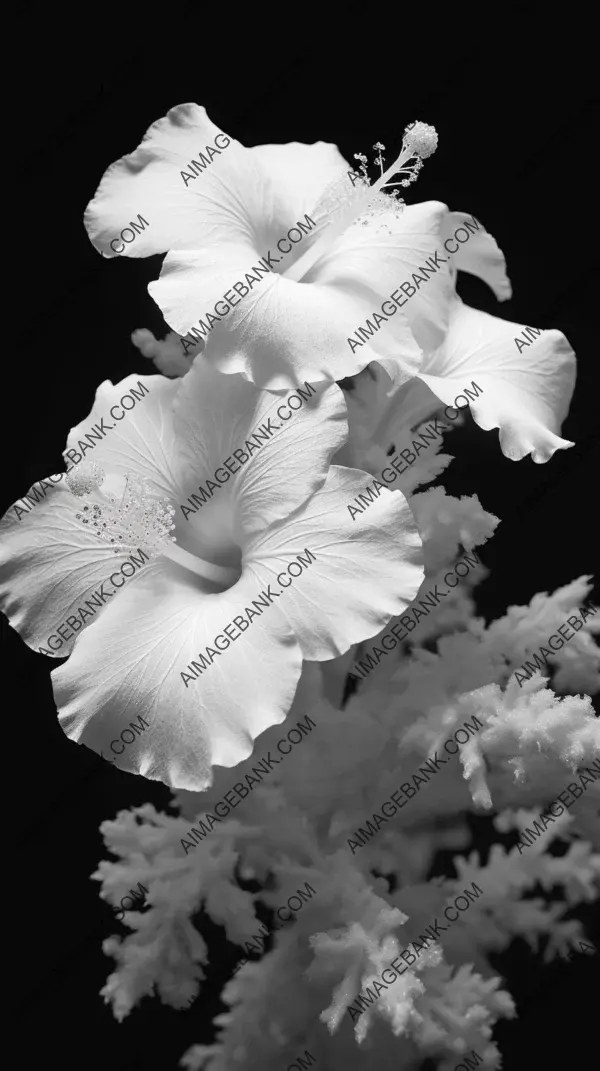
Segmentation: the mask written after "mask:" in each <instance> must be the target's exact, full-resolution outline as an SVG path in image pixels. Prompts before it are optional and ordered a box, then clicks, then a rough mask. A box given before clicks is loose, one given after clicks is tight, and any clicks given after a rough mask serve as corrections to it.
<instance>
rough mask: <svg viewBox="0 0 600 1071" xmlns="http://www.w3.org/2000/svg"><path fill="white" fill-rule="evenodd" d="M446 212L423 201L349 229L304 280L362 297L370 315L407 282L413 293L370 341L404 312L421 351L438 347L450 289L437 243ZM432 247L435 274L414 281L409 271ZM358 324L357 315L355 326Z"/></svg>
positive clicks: (413, 270)
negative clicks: (314, 281) (420, 280)
mask: <svg viewBox="0 0 600 1071" xmlns="http://www.w3.org/2000/svg"><path fill="white" fill-rule="evenodd" d="M447 211H448V210H447V208H446V205H444V204H442V203H441V202H439V201H425V202H423V203H422V204H417V205H408V206H407V207H406V208H405V209H404V210H403V212H401V213H400V215H395V214H393V213H389V214H388V215H382V216H376V217H375V219H374V220H373V221H372V222H370V223H369V224H368V225H367V226H362V225H360V224H359V225H354V226H352V227H349V228H348V230H346V231H345V232H344V234H343V235H342V236H341V238H339V239H338V240H337V242H336V243H335V244H334V246H333V247H332V250H331V253H329V254H328V256H327V257H324V258H323V259H322V260H320V261H319V262H318V264H316V265H315V267H314V269H313V270H312V271H311V272H309V273H308V275H307V277H306V278H307V280H312V279H316V280H317V281H318V282H321V283H328V284H329V285H335V286H341V287H342V288H343V289H347V288H350V290H351V291H352V292H355V293H356V294H359V295H361V296H362V297H363V298H364V302H363V306H364V304H365V303H366V304H368V305H370V311H371V313H372V312H373V311H377V312H379V313H381V303H382V301H385V300H386V299H388V298H389V295H390V294H391V293H392V291H395V290H397V289H398V288H399V286H400V284H401V283H404V282H408V283H410V284H411V286H413V287H414V288H415V293H414V294H413V295H412V296H411V297H410V298H409V300H408V301H407V302H406V304H405V305H403V306H402V308H401V309H399V310H398V311H397V312H396V313H395V315H394V314H393V315H392V318H391V319H390V322H389V324H383V325H382V327H381V328H380V331H379V333H378V335H377V336H374V337H373V341H372V343H371V344H372V345H373V346H374V347H375V348H377V344H378V341H379V338H380V337H382V338H383V337H385V333H386V332H387V331H388V330H389V329H390V328H391V327H392V325H393V324H394V322H395V321H397V320H398V318H399V316H402V317H404V316H405V317H406V320H407V321H408V323H409V325H410V327H411V330H412V332H413V334H414V336H415V338H416V340H417V342H418V343H419V345H420V346H421V347H422V348H423V349H425V350H432V349H437V347H438V346H439V345H441V343H442V341H443V339H444V336H445V334H446V331H447V329H448V317H449V307H450V300H451V298H452V295H453V289H454V288H453V284H452V279H451V275H450V270H449V266H448V263H444V261H445V260H448V258H447V255H446V254H445V253H444V250H443V246H442V233H441V231H442V225H443V222H444V218H445V216H446V214H447ZM436 251H437V252H438V253H440V254H442V255H441V256H439V258H438V265H437V271H436V273H435V274H434V275H430V276H429V277H427V279H426V282H417V284H415V283H414V281H413V278H412V276H413V273H417V274H419V268H420V267H421V266H422V265H424V264H426V262H427V259H428V257H430V256H433V255H434V254H435V253H436ZM422 278H423V276H422ZM399 296H400V297H402V295H401V294H400V295H399ZM361 323H362V320H361V317H360V315H357V318H356V327H359V326H360V325H361ZM356 327H355V328H354V329H353V330H356Z"/></svg>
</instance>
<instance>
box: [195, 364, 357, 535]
mask: <svg viewBox="0 0 600 1071" xmlns="http://www.w3.org/2000/svg"><path fill="white" fill-rule="evenodd" d="M300 390H301V391H302V396H301V397H299V395H298V394H297V393H294V394H287V395H283V394H282V395H274V394H271V393H269V392H268V391H259V390H258V389H257V388H256V387H254V386H253V385H252V384H250V383H248V382H247V381H246V380H245V379H242V377H241V376H223V375H221V374H220V373H219V372H216V371H215V370H214V369H213V368H212V367H211V365H210V364H209V362H208V361H207V360H206V359H205V358H204V357H202V356H199V357H197V358H196V360H195V361H194V366H193V368H192V370H191V371H190V372H189V374H188V375H187V376H186V377H185V379H184V380H183V381H182V383H181V386H180V391H179V394H178V396H177V401H176V403H175V427H176V431H177V436H178V450H179V456H180V469H181V472H182V480H183V486H184V487H185V488H186V491H185V492H184V494H183V496H182V498H181V500H180V503H179V513H180V520H181V517H182V516H183V517H187V521H186V523H188V524H189V525H190V526H191V529H192V530H193V531H198V533H203V535H204V538H205V539H210V538H211V529H212V530H213V531H214V537H215V539H218V538H219V535H218V530H219V525H218V513H219V511H221V512H222V511H223V506H224V504H225V503H228V504H230V509H231V513H232V515H233V516H235V519H236V527H237V531H238V535H239V542H240V543H241V542H243V540H244V539H245V537H246V536H247V535H248V534H249V533H251V532H254V531H261V530H262V529H263V528H266V527H267V526H268V525H271V524H273V523H275V522H277V521H280V520H282V519H283V518H284V517H287V516H288V514H290V513H292V512H293V511H294V510H297V509H298V508H299V507H300V506H301V505H302V504H303V503H304V502H305V501H306V499H307V498H308V497H309V495H312V494H313V493H314V492H315V491H316V490H317V488H319V487H320V486H321V485H322V484H323V483H324V481H325V478H326V475H327V469H328V466H329V462H330V460H331V458H332V457H333V455H334V454H335V453H336V451H337V450H339V448H340V447H341V446H342V444H343V443H344V442H345V441H346V438H347V435H348V423H347V413H346V403H345V401H344V395H343V393H342V391H341V390H340V388H339V387H338V386H337V385H336V384H335V383H333V384H328V385H323V384H320V385H319V386H317V387H313V386H312V385H311V384H310V383H305V384H304V385H303V387H301V388H300ZM298 403H300V405H298ZM265 425H267V430H266V431H265V430H263V429H264V426H265ZM255 431H256V432H257V434H258V439H257V440H254V439H253V433H254V432H255ZM271 435H273V436H274V438H273V440H272V439H271V438H270V436H271ZM234 451H235V452H236V453H237V455H238V456H237V457H234ZM244 457H245V458H246V460H245V461H244ZM226 460H227V461H229V464H230V466H231V465H233V466H234V470H233V473H231V469H230V468H226V467H224V462H225V461H226ZM240 460H241V461H242V462H243V464H240ZM217 470H218V472H219V476H217V479H218V480H219V481H220V482H221V486H219V487H218V491H216V490H215V491H213V492H212V497H211V498H210V501H207V502H206V501H203V502H201V503H200V506H199V507H198V508H197V507H196V505H195V504H194V503H193V502H192V504H191V505H190V503H189V502H188V503H187V504H186V513H183V511H182V510H181V504H182V503H185V496H186V495H187V496H191V495H192V493H193V492H197V491H198V489H199V484H203V483H205V482H206V480H207V479H208V478H210V479H211V480H212V481H213V482H214V481H215V474H216V471H217ZM197 501H200V500H199V499H198V498H197ZM189 509H191V510H192V514H193V516H189V515H188V514H189Z"/></svg>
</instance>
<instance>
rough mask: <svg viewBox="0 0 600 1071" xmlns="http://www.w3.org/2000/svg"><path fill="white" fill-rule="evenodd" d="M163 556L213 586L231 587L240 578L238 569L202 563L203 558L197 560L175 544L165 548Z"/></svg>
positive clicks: (195, 556)
mask: <svg viewBox="0 0 600 1071" xmlns="http://www.w3.org/2000/svg"><path fill="white" fill-rule="evenodd" d="M163 555H164V557H165V558H170V560H171V561H173V562H177V564H178V565H182V566H183V567H184V569H189V570H190V571H191V572H192V573H196V574H197V576H201V577H203V578H204V579H205V580H212V581H213V583H215V584H225V586H226V587H232V586H233V584H235V583H236V582H237V581H238V580H239V578H240V570H239V569H231V568H229V567H227V566H224V565H214V564H213V562H207V561H204V558H198V556H197V555H196V554H190V552H189V551H187V550H184V549H183V547H180V546H178V545H177V543H171V544H170V545H169V546H167V547H165V548H164V549H163Z"/></svg>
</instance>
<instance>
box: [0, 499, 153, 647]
mask: <svg viewBox="0 0 600 1071" xmlns="http://www.w3.org/2000/svg"><path fill="white" fill-rule="evenodd" d="M90 499H91V500H92V501H95V500H97V496H90ZM80 509H81V500H80V499H78V498H75V497H74V495H72V494H71V492H70V491H69V490H68V488H67V487H66V485H65V484H64V482H63V483H60V484H56V485H55V486H54V487H53V488H52V489H50V490H48V491H47V493H46V497H45V498H44V499H43V500H42V501H41V502H39V503H38V505H36V506H35V514H34V515H33V514H32V516H31V517H26V518H24V520H23V521H22V522H21V523H19V522H18V521H17V520H16V519H15V518H14V517H13V516H12V515H11V514H10V513H8V514H7V515H6V516H5V517H4V518H3V520H2V522H1V523H0V533H1V536H2V538H1V540H0V563H1V566H0V592H1V593H2V608H3V610H4V613H5V614H6V615H7V617H8V619H9V621H10V623H11V625H12V626H13V628H14V629H16V630H17V632H18V633H19V634H20V636H21V637H22V638H23V639H24V640H25V643H27V644H28V645H29V646H30V647H33V648H39V647H43V648H44V649H45V652H46V653H47V654H49V655H51V656H52V657H55V658H64V657H65V656H66V655H68V654H69V652H70V651H71V650H72V648H73V644H74V642H75V637H76V634H77V633H78V632H81V631H83V629H84V628H85V627H89V624H90V622H91V621H92V620H95V615H97V614H101V613H103V612H104V611H105V610H106V609H107V608H108V606H109V605H110V604H111V603H113V602H114V601H116V600H115V596H119V595H121V594H122V593H123V591H124V590H125V587H129V586H131V585H133V584H135V583H137V582H138V580H139V576H140V573H139V572H138V573H137V574H136V575H132V576H131V578H130V579H129V580H128V581H127V584H126V585H125V586H123V587H121V584H120V582H121V580H122V579H123V578H122V577H121V576H119V573H118V571H119V569H120V567H121V565H122V564H123V563H124V562H126V561H128V560H129V553H130V552H129V551H123V552H119V553H118V554H115V552H114V550H113V549H112V548H111V547H109V546H108V545H107V544H106V543H102V542H101V541H100V540H99V539H97V538H96V536H94V535H92V533H91V531H89V530H88V529H87V528H85V527H84V525H83V524H82V522H81V521H79V520H77V518H76V516H75V514H76V513H77V512H79V510H80ZM142 561H143V559H142ZM144 568H145V565H144V564H142V566H141V569H144ZM115 574H116V575H117V581H116V584H115V583H111V581H110V577H111V576H114V575H115ZM103 584H104V587H103V589H102V592H103V596H104V598H103V597H102V595H98V596H96V599H95V600H93V596H94V592H95V591H96V590H97V589H100V588H101V587H102V585H103ZM86 600H93V603H92V608H91V609H90V608H89V607H86ZM80 608H82V609H83V615H81V614H78V611H79V609H80ZM74 615H78V616H77V620H78V624H79V629H75V630H74V629H73V627H72V626H69V625H68V624H67V623H66V622H67V618H68V617H71V618H72V617H73V616H74ZM88 617H89V620H88ZM58 628H60V629H61V632H60V633H58V632H57V629H58ZM54 636H57V637H58V638H57V639H56V640H53V642H52V643H51V644H50V645H49V643H48V639H49V637H54ZM59 641H60V642H59Z"/></svg>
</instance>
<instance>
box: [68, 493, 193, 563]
mask: <svg viewBox="0 0 600 1071" xmlns="http://www.w3.org/2000/svg"><path fill="white" fill-rule="evenodd" d="M75 516H76V517H77V519H78V520H80V521H81V522H82V523H83V524H85V525H89V526H90V528H91V529H93V531H94V534H95V535H96V536H97V537H98V538H99V539H101V540H102V541H103V542H104V543H110V544H111V545H112V547H113V550H114V552H115V554H118V553H119V552H120V551H123V550H126V551H131V550H137V549H138V548H139V549H140V550H143V551H145V553H146V554H148V556H149V557H150V558H154V557H156V556H157V555H158V554H161V553H164V551H165V550H166V549H167V548H168V547H169V544H171V543H174V542H175V537H174V536H172V535H169V532H171V531H172V530H173V529H174V528H175V525H174V524H173V523H172V522H173V517H174V516H175V510H174V509H173V507H172V506H171V505H170V503H169V502H168V501H167V500H165V499H157V498H156V497H154V495H153V493H152V491H151V489H150V488H149V486H148V484H147V482H146V481H145V480H144V479H141V478H139V477H137V476H132V475H130V474H128V475H127V476H126V477H125V490H124V491H123V495H122V497H121V501H120V502H119V501H118V499H117V497H116V495H112V494H111V495H107V496H106V497H105V502H104V503H103V504H100V503H98V502H93V503H91V504H90V503H87V504H86V505H85V506H84V507H83V510H82V512H81V513H76V514H75Z"/></svg>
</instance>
